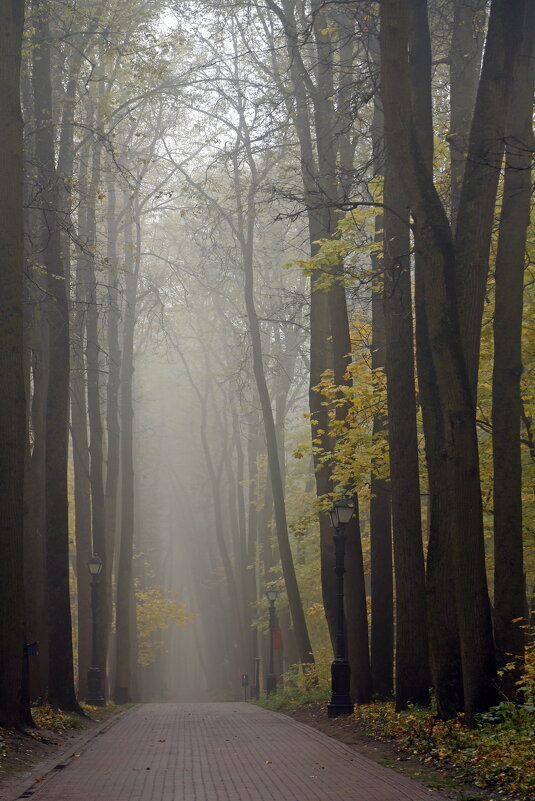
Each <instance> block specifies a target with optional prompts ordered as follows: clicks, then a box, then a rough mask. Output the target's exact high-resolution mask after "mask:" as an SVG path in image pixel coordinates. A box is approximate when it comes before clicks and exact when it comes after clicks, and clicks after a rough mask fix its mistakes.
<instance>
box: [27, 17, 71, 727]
mask: <svg viewBox="0 0 535 801" xmlns="http://www.w3.org/2000/svg"><path fill="white" fill-rule="evenodd" d="M35 14H36V28H37V31H38V33H37V40H38V44H39V47H38V48H36V50H35V56H34V64H33V88H34V105H35V115H36V120H35V122H36V140H35V154H36V159H37V162H38V169H39V183H40V189H41V196H40V197H41V201H42V223H41V225H42V240H41V242H42V244H41V247H42V258H43V262H44V266H45V268H46V274H47V291H48V309H47V317H48V336H49V376H48V393H47V404H46V422H45V425H46V454H45V493H46V576H47V591H48V630H49V659H48V700H49V702H50V703H51V704H52V705H54V706H58V707H59V708H61V709H64V710H71V711H78V709H79V707H78V703H77V701H76V694H75V689H74V669H73V654H72V624H71V608H70V591H69V520H68V500H67V497H68V489H67V469H68V420H69V310H68V301H67V289H66V285H65V274H64V268H63V262H62V257H61V241H60V224H59V220H58V215H57V209H58V199H59V198H58V183H57V175H56V168H55V153H54V125H53V108H52V87H51V77H50V32H49V25H48V18H47V10H45V9H44V8H43V7H42V6H41V5H40V4H38V5H37V6H36V7H35Z"/></svg>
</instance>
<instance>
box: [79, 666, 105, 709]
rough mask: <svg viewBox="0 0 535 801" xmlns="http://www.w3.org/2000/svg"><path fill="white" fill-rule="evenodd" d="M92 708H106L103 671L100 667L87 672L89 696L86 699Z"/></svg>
mask: <svg viewBox="0 0 535 801" xmlns="http://www.w3.org/2000/svg"><path fill="white" fill-rule="evenodd" d="M84 700H85V702H86V704H89V705H90V706H105V705H106V701H105V699H104V696H103V695H102V671H101V669H100V668H98V667H90V668H89V670H88V671H87V696H86V698H85V699H84Z"/></svg>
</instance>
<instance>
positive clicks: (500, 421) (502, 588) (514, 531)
mask: <svg viewBox="0 0 535 801" xmlns="http://www.w3.org/2000/svg"><path fill="white" fill-rule="evenodd" d="M534 11H535V6H534V5H533V3H531V4H530V5H529V6H528V8H527V10H526V18H525V24H524V38H523V40H522V42H521V43H520V44H519V47H520V50H521V56H520V59H519V68H518V70H517V74H516V80H515V83H514V85H513V89H512V97H511V105H510V110H509V122H508V125H507V129H506V134H507V138H506V149H505V165H506V166H505V179H504V185H503V198H502V211H501V217H500V230H499V237H498V250H497V254H496V271H495V276H496V307H495V312H494V367H493V375H492V448H493V463H494V484H493V488H494V636H495V640H496V648H497V653H498V662H499V666H500V667H502V668H503V667H504V666H505V665H506V664H507V663H514V666H515V667H514V669H513V670H509V671H506V673H505V674H504V676H503V679H502V692H504V693H505V694H506V695H507V697H508V698H510V699H514V698H515V696H516V694H517V692H518V688H517V686H516V683H517V682H518V681H519V679H520V676H521V673H522V669H523V663H524V632H525V629H524V627H523V626H524V624H525V623H526V621H525V620H524V617H525V594H526V593H525V586H524V584H525V581H524V564H523V543H522V465H521V458H520V419H521V414H522V404H521V397H520V377H521V375H522V312H523V291H524V264H525V249H526V235H527V229H528V226H529V221H530V211H531V190H532V178H531V161H532V155H533V149H534V138H533V128H532V114H533V85H534V77H535V70H534V64H535V48H534V39H535V13H534Z"/></svg>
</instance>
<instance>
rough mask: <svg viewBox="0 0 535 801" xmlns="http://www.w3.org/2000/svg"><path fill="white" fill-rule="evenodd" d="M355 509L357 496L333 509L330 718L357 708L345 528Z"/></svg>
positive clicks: (328, 709) (343, 500)
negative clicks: (333, 620) (347, 603)
mask: <svg viewBox="0 0 535 801" xmlns="http://www.w3.org/2000/svg"><path fill="white" fill-rule="evenodd" d="M354 512H355V501H354V499H353V498H340V499H339V500H337V501H335V502H334V505H333V507H332V509H331V510H330V511H329V516H330V518H331V525H332V527H333V528H334V530H335V533H334V537H333V540H334V548H335V568H334V571H335V573H336V601H337V609H336V653H335V657H334V661H333V663H332V665H331V700H330V702H329V704H328V706H327V714H328V716H329V717H330V718H336V717H338V716H339V715H351V714H352V712H353V709H354V706H353V701H352V700H351V692H350V690H351V666H350V664H349V662H348V660H347V648H346V631H345V615H344V573H345V565H344V558H345V544H346V535H345V533H344V527H345V525H346V523H349V521H350V520H351V518H352V517H353V514H354Z"/></svg>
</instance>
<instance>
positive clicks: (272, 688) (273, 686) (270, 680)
mask: <svg viewBox="0 0 535 801" xmlns="http://www.w3.org/2000/svg"><path fill="white" fill-rule="evenodd" d="M276 692H277V677H276V675H275V674H274V673H268V674H267V676H266V695H273V693H276Z"/></svg>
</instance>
